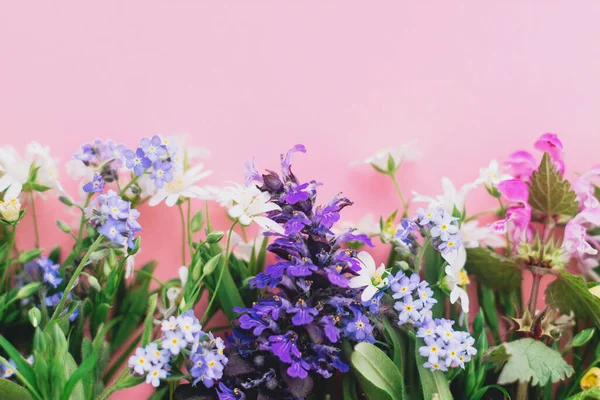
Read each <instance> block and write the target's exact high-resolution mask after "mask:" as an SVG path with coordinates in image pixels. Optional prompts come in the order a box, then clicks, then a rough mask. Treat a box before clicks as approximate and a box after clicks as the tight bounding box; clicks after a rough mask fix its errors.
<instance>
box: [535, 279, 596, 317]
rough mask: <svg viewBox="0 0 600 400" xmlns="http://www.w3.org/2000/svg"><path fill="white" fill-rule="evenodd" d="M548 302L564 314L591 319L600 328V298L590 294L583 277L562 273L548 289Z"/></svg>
mask: <svg viewBox="0 0 600 400" xmlns="http://www.w3.org/2000/svg"><path fill="white" fill-rule="evenodd" d="M546 301H547V302H548V303H549V304H551V305H552V306H553V307H555V308H558V309H559V310H560V311H561V312H562V313H563V314H569V313H570V312H571V311H573V312H574V313H575V315H576V316H577V317H578V318H589V319H590V320H591V321H592V322H593V323H594V325H595V326H596V327H597V328H600V298H598V297H596V296H594V295H593V294H591V293H590V291H589V290H588V287H587V285H586V283H585V281H584V280H583V278H582V277H580V276H576V275H571V274H569V273H568V272H566V271H561V272H560V275H558V276H557V278H556V280H555V281H554V282H552V283H551V284H550V285H548V288H546Z"/></svg>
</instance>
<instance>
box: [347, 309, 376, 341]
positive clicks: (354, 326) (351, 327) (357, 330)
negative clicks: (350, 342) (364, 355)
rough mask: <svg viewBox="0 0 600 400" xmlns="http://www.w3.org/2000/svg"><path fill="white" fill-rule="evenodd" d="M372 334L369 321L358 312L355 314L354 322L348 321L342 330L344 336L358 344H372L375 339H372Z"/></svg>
mask: <svg viewBox="0 0 600 400" xmlns="http://www.w3.org/2000/svg"><path fill="white" fill-rule="evenodd" d="M372 332H373V326H372V325H371V323H370V321H369V319H368V318H367V317H365V316H364V315H363V314H361V313H360V312H357V313H356V314H355V316H354V320H353V321H350V322H349V323H348V324H347V325H346V327H345V329H344V333H345V334H346V336H348V337H350V338H352V339H354V340H356V341H358V342H362V341H367V342H371V343H373V342H374V341H375V338H373V335H372V334H371V333H372Z"/></svg>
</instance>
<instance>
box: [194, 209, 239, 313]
mask: <svg viewBox="0 0 600 400" xmlns="http://www.w3.org/2000/svg"><path fill="white" fill-rule="evenodd" d="M237 223H238V222H237V220H236V221H235V222H234V223H233V225H231V228H230V229H229V233H228V234H227V247H226V248H225V261H224V262H223V268H221V271H220V273H219V279H218V280H217V285H216V286H215V290H214V292H213V294H212V296H211V298H210V301H209V302H208V306H207V307H206V311H205V312H204V315H203V316H202V320H201V321H200V324H201V325H204V323H205V322H206V317H207V316H208V312H209V311H210V308H211V307H212V305H213V303H214V302H215V299H216V298H217V293H218V292H219V288H220V287H221V281H222V280H223V276H224V275H225V269H227V267H228V265H229V245H230V244H231V234H232V233H233V228H234V227H235V226H236V225H237Z"/></svg>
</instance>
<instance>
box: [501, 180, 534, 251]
mask: <svg viewBox="0 0 600 400" xmlns="http://www.w3.org/2000/svg"><path fill="white" fill-rule="evenodd" d="M497 187H498V191H499V192H500V193H501V194H502V195H503V196H504V197H505V198H506V199H507V200H508V201H510V202H513V203H516V204H514V205H511V206H510V207H508V209H507V210H506V218H505V219H502V220H499V221H496V222H494V223H493V224H492V230H494V231H495V232H497V233H506V232H507V229H508V226H509V223H510V226H511V230H510V237H511V240H512V241H513V242H514V243H519V242H520V241H521V240H522V239H523V236H524V235H525V238H527V237H528V236H530V235H529V233H530V230H531V229H530V228H529V222H530V221H531V206H530V205H529V204H528V203H527V200H528V199H529V190H528V188H527V184H526V183H525V182H523V181H521V180H519V179H507V180H505V181H502V182H500V183H498V186H497Z"/></svg>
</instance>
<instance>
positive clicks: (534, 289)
mask: <svg viewBox="0 0 600 400" xmlns="http://www.w3.org/2000/svg"><path fill="white" fill-rule="evenodd" d="M532 275H533V284H532V285H531V296H530V297H529V306H528V307H529V312H530V313H531V316H532V317H533V316H534V315H535V306H536V304H537V298H538V293H539V290H540V282H541V281H542V276H541V275H539V274H536V273H534V272H532Z"/></svg>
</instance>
